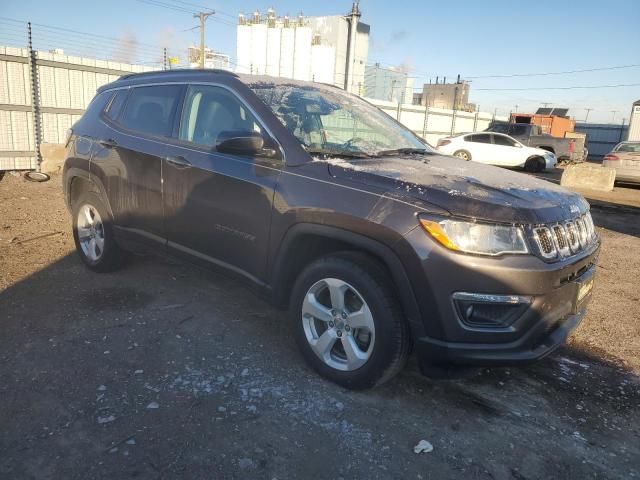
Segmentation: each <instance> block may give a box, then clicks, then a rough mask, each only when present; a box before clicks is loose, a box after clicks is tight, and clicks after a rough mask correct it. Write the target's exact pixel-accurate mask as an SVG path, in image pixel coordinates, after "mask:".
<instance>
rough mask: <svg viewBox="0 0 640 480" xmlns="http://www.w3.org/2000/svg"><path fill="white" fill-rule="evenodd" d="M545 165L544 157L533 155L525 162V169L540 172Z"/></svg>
mask: <svg viewBox="0 0 640 480" xmlns="http://www.w3.org/2000/svg"><path fill="white" fill-rule="evenodd" d="M545 167H546V163H545V161H544V159H543V158H542V157H531V158H529V159H528V160H527V161H526V162H525V164H524V169H525V170H526V171H527V172H531V173H540V172H542V171H543V170H544V169H545Z"/></svg>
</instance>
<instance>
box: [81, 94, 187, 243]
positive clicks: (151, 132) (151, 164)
mask: <svg viewBox="0 0 640 480" xmlns="http://www.w3.org/2000/svg"><path fill="white" fill-rule="evenodd" d="M183 88H184V87H183V86H181V85H152V86H141V87H131V88H129V89H122V90H119V91H118V93H117V94H116V96H115V97H114V99H113V101H112V105H111V106H110V107H109V108H108V109H107V111H106V112H105V117H104V121H105V124H106V128H105V131H104V132H103V134H102V138H101V140H100V143H101V147H102V148H101V149H100V151H99V152H97V153H96V155H95V156H94V157H93V162H92V173H95V174H96V175H98V176H99V177H100V179H101V180H102V182H103V185H104V186H105V189H106V193H107V197H108V200H109V204H110V206H111V209H112V211H113V216H114V223H115V227H116V234H117V235H118V236H120V237H125V238H130V239H133V240H138V241H144V242H147V243H148V242H151V243H153V244H157V245H163V244H164V242H165V231H164V224H163V211H162V159H163V158H164V156H165V151H166V141H167V139H168V137H169V136H170V135H171V132H172V128H173V124H174V118H175V115H176V110H177V107H178V103H179V100H180V95H181V91H182V90H183ZM112 110H116V111H112Z"/></svg>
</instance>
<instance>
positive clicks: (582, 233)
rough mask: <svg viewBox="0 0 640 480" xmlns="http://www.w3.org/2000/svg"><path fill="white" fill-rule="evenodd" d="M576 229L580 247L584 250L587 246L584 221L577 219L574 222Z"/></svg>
mask: <svg viewBox="0 0 640 480" xmlns="http://www.w3.org/2000/svg"><path fill="white" fill-rule="evenodd" d="M576 228H577V229H578V239H579V240H580V245H582V247H583V248H584V247H585V246H586V245H587V228H586V227H585V225H584V221H583V220H582V219H581V218H579V219H578V220H576Z"/></svg>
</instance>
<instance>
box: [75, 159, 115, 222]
mask: <svg viewBox="0 0 640 480" xmlns="http://www.w3.org/2000/svg"><path fill="white" fill-rule="evenodd" d="M83 191H90V192H95V193H97V194H98V195H100V199H101V200H102V201H103V202H104V205H105V207H106V208H107V211H108V213H109V215H110V216H111V218H113V210H112V209H111V205H110V204H109V197H108V196H107V191H106V189H105V188H104V185H103V184H102V182H101V181H100V180H99V179H98V178H96V177H95V176H92V175H90V174H89V172H87V171H86V170H83V169H81V168H70V169H69V170H67V171H66V173H65V177H64V192H65V203H66V205H67V209H68V210H69V211H71V208H72V205H73V201H74V200H75V199H76V198H78V195H79V194H80V193H81V192H83Z"/></svg>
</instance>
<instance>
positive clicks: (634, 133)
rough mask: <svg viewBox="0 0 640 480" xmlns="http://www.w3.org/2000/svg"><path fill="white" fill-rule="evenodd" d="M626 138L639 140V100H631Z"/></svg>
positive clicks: (634, 140)
mask: <svg viewBox="0 0 640 480" xmlns="http://www.w3.org/2000/svg"><path fill="white" fill-rule="evenodd" d="M628 140H630V141H633V142H640V100H638V101H636V102H633V105H632V106H631V116H630V117H629V136H628Z"/></svg>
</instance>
